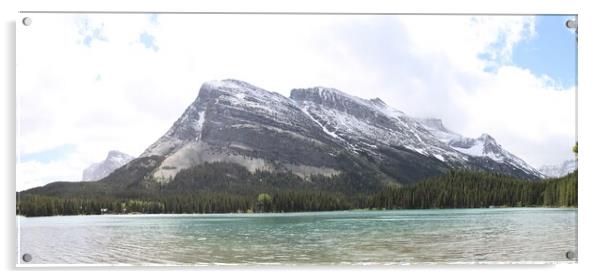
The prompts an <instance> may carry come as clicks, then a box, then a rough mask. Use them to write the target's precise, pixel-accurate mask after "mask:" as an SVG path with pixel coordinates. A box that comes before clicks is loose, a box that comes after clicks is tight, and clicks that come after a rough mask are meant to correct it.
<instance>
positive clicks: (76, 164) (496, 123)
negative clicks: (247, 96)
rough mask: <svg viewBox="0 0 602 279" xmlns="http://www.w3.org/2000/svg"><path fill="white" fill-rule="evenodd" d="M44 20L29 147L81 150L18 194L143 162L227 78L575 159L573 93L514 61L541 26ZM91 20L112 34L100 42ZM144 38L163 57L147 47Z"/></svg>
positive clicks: (516, 22) (34, 170)
mask: <svg viewBox="0 0 602 279" xmlns="http://www.w3.org/2000/svg"><path fill="white" fill-rule="evenodd" d="M35 16H36V19H35V22H36V24H34V25H31V26H29V27H23V26H20V27H19V30H18V36H17V37H18V44H19V47H18V49H19V51H18V53H17V63H18V65H17V79H18V80H17V85H18V86H17V87H18V88H17V90H18V99H19V100H18V101H19V107H18V117H19V119H20V125H19V136H18V148H19V149H20V151H21V152H22V153H35V152H39V151H43V150H46V149H50V148H53V147H56V146H59V145H63V144H66V143H72V144H76V145H77V150H76V151H75V153H74V154H71V155H70V156H67V157H66V159H63V160H60V161H55V162H50V163H48V164H41V163H37V162H24V163H20V164H19V165H18V172H19V176H20V177H22V178H27V179H23V180H21V181H25V180H27V181H29V182H27V183H25V184H23V185H21V183H19V184H20V185H19V188H24V187H30V186H32V185H36V183H39V184H43V183H47V182H50V181H53V180H55V179H60V180H78V179H80V178H81V171H82V170H83V169H84V168H85V167H87V166H88V165H89V164H91V163H92V162H95V161H100V160H102V159H103V158H104V157H105V156H106V152H107V151H108V150H111V149H117V150H121V151H123V152H126V153H129V154H131V155H139V154H140V153H141V152H142V151H143V150H144V149H145V148H146V147H147V146H148V145H150V144H151V143H152V142H153V141H155V140H156V139H157V138H158V137H160V136H161V135H162V134H163V133H164V132H165V131H167V129H168V128H169V127H170V126H171V124H172V123H173V122H174V121H175V120H176V119H177V118H178V117H179V116H180V114H181V113H182V112H183V110H184V109H185V108H186V106H188V105H189V104H190V103H191V102H192V101H193V100H194V98H195V97H196V94H197V92H198V89H199V88H200V86H201V83H202V82H204V81H207V80H213V79H223V78H237V79H241V80H245V81H248V82H250V83H253V84H255V85H257V86H260V87H263V88H266V89H268V90H272V91H277V92H279V93H282V94H284V95H288V92H289V91H290V89H292V88H297V87H309V86H315V85H323V86H331V87H336V88H339V89H341V90H343V91H347V92H349V93H351V94H354V95H358V96H361V97H365V98H374V97H381V98H382V99H383V100H385V101H386V102H388V103H389V104H390V105H393V106H394V107H397V108H399V109H401V110H403V111H405V112H406V113H408V114H410V115H416V116H436V117H440V118H443V120H444V122H445V123H447V124H448V126H449V127H450V128H452V129H454V130H456V131H458V132H460V133H464V134H467V135H470V136H475V135H478V134H480V133H482V132H487V133H489V134H492V135H493V136H494V137H496V138H497V139H498V141H499V142H500V143H501V144H502V145H504V146H505V147H507V148H508V149H510V150H511V151H512V152H514V153H515V154H517V155H519V156H520V157H523V158H525V159H526V160H527V161H528V162H529V163H531V164H533V165H535V166H538V165H540V164H542V163H556V162H558V161H561V160H562V159H564V158H567V157H568V156H570V151H568V150H567V152H562V151H557V152H551V151H550V150H558V149H562V148H565V147H564V145H565V144H566V143H567V141H568V142H569V143H570V142H572V132H573V126H574V123H573V118H572V117H573V112H574V111H573V105H572V104H573V95H571V94H569V92H565V91H566V90H559V89H556V88H554V87H552V86H549V84H550V83H549V82H545V81H544V80H543V78H537V77H536V76H535V75H533V74H532V73H530V72H529V71H528V70H525V69H520V68H517V67H515V66H512V65H511V64H510V60H509V59H510V57H511V53H512V49H513V46H514V45H515V44H516V43H517V42H519V41H521V40H524V39H528V38H529V37H531V36H533V34H534V33H535V29H534V28H535V21H534V19H533V17H501V16H498V17H487V18H476V19H472V18H469V17H462V16H407V17H395V16H290V15H282V16H281V15H270V16H260V15H164V14H162V15H159V16H158V17H150V16H148V15H123V14H122V15H106V14H102V15H89V16H85V15H58V14H49V15H45V14H39V15H35ZM82 21H85V22H88V26H87V29H85V30H96V29H98V30H101V31H102V32H101V36H100V37H101V38H102V39H98V40H93V41H92V42H91V43H90V44H89V45H90V46H89V47H87V46H86V45H82V43H81V42H82V40H84V39H85V36H87V34H88V33H86V32H84V34H82V32H80V31H81V24H79V25H78V22H80V23H81V22H82ZM90 32H92V31H90ZM145 33H146V34H148V35H150V36H152V37H153V38H154V41H153V43H154V45H155V46H156V47H157V51H155V50H154V49H153V48H146V47H145V46H144V45H143V44H141V43H140V35H141V34H145ZM483 55H485V56H487V57H488V58H490V59H489V60H483V59H480V58H479V57H483ZM492 66H493V67H494V70H493V71H489V72H488V71H484V69H485V68H486V67H492ZM99 77H100V78H99ZM569 91H570V90H569ZM568 148H570V147H568Z"/></svg>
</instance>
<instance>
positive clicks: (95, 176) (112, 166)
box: [82, 150, 134, 181]
mask: <svg viewBox="0 0 602 279" xmlns="http://www.w3.org/2000/svg"><path fill="white" fill-rule="evenodd" d="M133 159H134V157H132V156H130V155H127V154H125V153H122V152H119V151H116V150H112V151H109V153H108V154H107V158H106V159H105V160H104V161H102V162H98V163H94V164H92V165H91V166H89V167H87V168H86V169H85V170H84V172H83V176H82V180H83V181H97V180H100V179H103V178H105V177H106V176H107V175H109V174H110V173H111V172H113V171H114V170H116V169H118V168H120V167H121V166H123V165H125V164H127V163H129V162H130V161H131V160H133Z"/></svg>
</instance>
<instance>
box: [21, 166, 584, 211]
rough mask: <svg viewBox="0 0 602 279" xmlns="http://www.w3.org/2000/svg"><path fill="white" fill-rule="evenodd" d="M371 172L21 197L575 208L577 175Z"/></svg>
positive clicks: (264, 206)
mask: <svg viewBox="0 0 602 279" xmlns="http://www.w3.org/2000/svg"><path fill="white" fill-rule="evenodd" d="M383 181H384V180H383V179H382V178H380V177H377V176H376V174H375V173H374V172H371V171H370V170H356V171H354V172H348V173H341V174H339V175H335V176H332V177H326V176H312V177H310V178H308V179H303V178H300V177H299V176H297V175H295V174H293V173H291V172H265V171H257V172H253V173H251V172H249V171H248V170H247V169H246V168H244V167H242V166H239V165H236V164H230V163H205V164H202V165H199V166H196V167H193V168H190V169H187V170H183V171H181V172H179V173H178V174H177V175H176V176H175V177H174V179H172V180H170V181H169V182H164V181H163V180H158V181H156V182H154V183H149V182H148V181H145V182H144V184H143V185H142V186H141V185H133V186H132V185H126V186H123V185H116V184H107V183H98V182H87V183H86V182H77V183H66V182H62V183H53V184H52V185H49V186H46V187H41V188H36V189H32V190H28V191H24V192H20V193H17V208H16V210H17V214H20V215H24V216H51V215H82V214H83V215H85V214H102V213H112V214H131V213H175V214H179V213H229V212H295V211H327V210H346V209H356V208H357V209H367V208H376V209H383V208H384V209H404V208H407V209H421V208H425V209H426V208H475V207H490V206H511V207H523V206H549V207H576V206H577V172H574V173H572V174H569V175H568V176H565V177H563V178H557V179H545V180H538V181H530V180H523V179H517V178H513V177H509V176H504V175H500V174H495V173H487V172H474V171H468V170H452V171H449V172H448V173H446V174H444V175H441V176H437V177H432V178H428V179H426V180H423V181H420V182H417V183H413V184H409V185H400V184H396V183H391V182H390V181H388V182H383Z"/></svg>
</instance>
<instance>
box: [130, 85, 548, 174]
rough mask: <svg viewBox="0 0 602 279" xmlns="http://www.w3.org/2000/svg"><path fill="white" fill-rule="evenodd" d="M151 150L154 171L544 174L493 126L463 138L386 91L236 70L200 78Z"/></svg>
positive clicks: (158, 172) (149, 151)
mask: <svg viewBox="0 0 602 279" xmlns="http://www.w3.org/2000/svg"><path fill="white" fill-rule="evenodd" d="M477 149H478V150H477ZM146 157H153V158H158V159H156V160H155V159H154V161H156V162H160V163H158V166H157V167H155V168H153V169H152V171H150V172H149V174H148V175H147V177H151V178H154V179H157V180H163V179H170V178H172V177H174V176H175V175H176V174H177V173H178V172H179V171H181V170H183V169H186V168H190V167H192V166H195V165H198V164H201V163H203V162H231V163H236V164H240V165H242V166H244V167H246V168H247V169H249V170H251V171H255V170H266V171H291V172H293V173H295V174H297V175H299V176H302V177H308V176H310V175H326V176H331V175H335V174H338V173H340V172H344V171H350V169H351V168H353V167H361V168H370V169H374V170H375V171H376V172H378V173H380V174H381V175H382V176H383V177H386V178H387V179H393V180H395V181H397V182H400V183H407V182H413V181H417V180H420V179H424V178H426V177H429V176H432V175H436V174H441V173H443V172H445V171H447V170H448V169H450V168H470V169H478V170H488V171H497V172H501V173H505V174H509V175H513V176H517V177H523V178H538V177H540V176H541V174H540V173H539V172H538V171H537V170H534V169H533V168H531V167H529V166H528V165H527V164H526V163H524V162H523V161H522V160H520V159H519V158H518V157H516V156H514V155H512V154H511V153H510V152H507V151H506V150H504V149H503V148H502V147H501V146H500V145H499V144H497V143H496V142H495V140H494V139H493V138H492V137H491V136H488V135H483V136H481V137H479V138H477V139H470V138H465V137H463V136H461V135H459V134H456V133H453V132H451V131H449V130H448V129H446V128H445V127H444V126H443V123H442V122H441V120H437V119H417V118H413V117H410V116H408V115H406V114H404V113H403V112H401V111H398V110H396V109H393V108H391V107H389V106H388V105H386V104H385V103H384V102H383V101H382V100H380V99H372V100H365V99H361V98H357V97H354V96H351V95H349V94H346V93H344V92H341V91H339V90H336V89H332V88H323V87H315V88H307V89H294V90H292V92H291V95H290V98H287V97H285V96H283V95H280V94H278V93H274V92H270V91H267V90H264V89H261V88H258V87H256V86H253V85H251V84H249V83H246V82H243V81H238V80H223V81H212V82H207V83H205V84H203V86H202V87H201V89H200V91H199V94H198V96H197V98H196V99H195V100H194V101H193V103H192V104H191V105H190V106H189V107H188V108H187V109H186V110H185V112H184V113H183V114H182V116H181V117H180V118H179V119H178V120H177V121H176V122H175V123H174V124H173V126H172V127H171V128H170V129H169V130H168V131H167V133H165V135H163V136H162V137H161V138H160V139H158V140H157V141H156V142H155V143H153V144H152V145H151V146H150V147H148V148H147V149H146V151H145V152H144V153H143V154H142V155H141V156H140V158H146Z"/></svg>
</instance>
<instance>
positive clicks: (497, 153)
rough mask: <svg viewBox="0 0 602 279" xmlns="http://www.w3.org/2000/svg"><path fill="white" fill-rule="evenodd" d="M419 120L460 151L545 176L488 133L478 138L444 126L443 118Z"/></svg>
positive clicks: (540, 176) (443, 140) (439, 137)
mask: <svg viewBox="0 0 602 279" xmlns="http://www.w3.org/2000/svg"><path fill="white" fill-rule="evenodd" d="M418 121H420V122H421V123H422V124H424V125H425V126H426V127H427V128H428V129H429V131H430V132H431V133H432V134H433V135H435V137H437V138H438V139H439V140H441V141H442V142H444V143H447V145H448V146H450V147H451V148H453V149H455V150H457V151H459V152H462V153H464V154H467V155H470V156H472V157H476V158H488V159H491V160H493V161H495V162H498V163H501V164H503V165H505V166H509V167H511V168H514V169H519V170H521V171H523V172H525V173H528V174H530V175H532V176H536V177H539V178H544V177H545V176H544V175H543V174H542V173H541V172H540V171H539V170H537V169H535V168H534V167H532V166H530V165H529V164H527V163H526V162H525V161H523V160H522V159H520V158H519V157H517V156H516V155H514V154H512V153H510V152H509V151H507V150H505V149H504V148H503V147H502V146H501V145H500V144H498V143H497V142H496V141H495V139H494V138H493V137H492V136H490V135H488V134H482V135H481V136H479V137H478V138H469V137H464V136H462V135H460V134H457V133H455V132H452V131H450V130H448V129H447V128H446V127H445V126H443V122H442V121H441V119H435V118H426V119H418Z"/></svg>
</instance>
